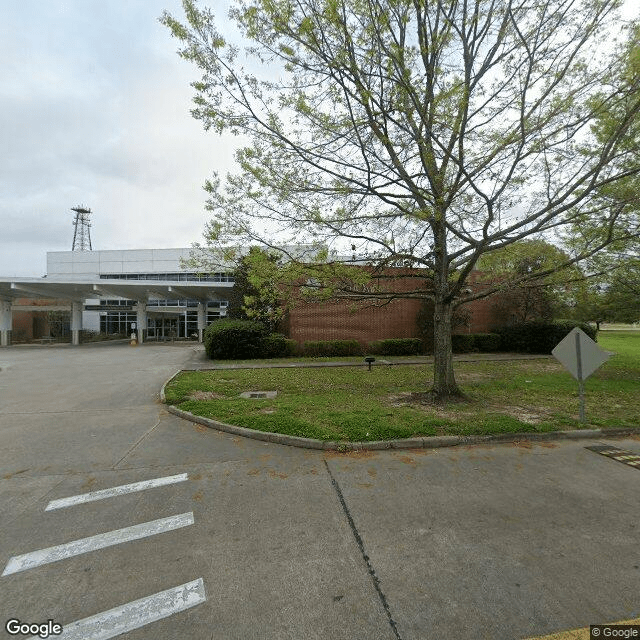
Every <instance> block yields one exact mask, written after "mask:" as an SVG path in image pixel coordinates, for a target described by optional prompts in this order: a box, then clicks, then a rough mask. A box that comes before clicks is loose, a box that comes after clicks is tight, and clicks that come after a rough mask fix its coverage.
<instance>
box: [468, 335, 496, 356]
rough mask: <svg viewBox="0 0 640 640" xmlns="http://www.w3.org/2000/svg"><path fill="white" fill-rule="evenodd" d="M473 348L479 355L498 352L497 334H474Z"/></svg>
mask: <svg viewBox="0 0 640 640" xmlns="http://www.w3.org/2000/svg"><path fill="white" fill-rule="evenodd" d="M473 346H474V347H475V348H476V349H477V350H478V351H480V352H481V353H494V352H495V351H500V334H499V333H474V334H473Z"/></svg>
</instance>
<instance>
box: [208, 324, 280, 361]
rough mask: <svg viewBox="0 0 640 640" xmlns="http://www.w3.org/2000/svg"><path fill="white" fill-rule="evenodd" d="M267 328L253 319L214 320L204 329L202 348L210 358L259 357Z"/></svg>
mask: <svg viewBox="0 0 640 640" xmlns="http://www.w3.org/2000/svg"><path fill="white" fill-rule="evenodd" d="M266 337H267V329H266V327H265V326H264V325H263V324H261V323H260V322H255V321H253V320H229V319H227V320H216V321H215V322H213V323H212V324H210V325H209V326H208V327H207V328H206V329H205V331H204V348H205V351H206V353H207V356H208V357H209V358H211V359H212V360H244V359H249V358H261V357H262V355H263V353H264V348H265V338H266Z"/></svg>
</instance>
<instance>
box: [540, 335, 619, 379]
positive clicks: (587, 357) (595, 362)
mask: <svg viewBox="0 0 640 640" xmlns="http://www.w3.org/2000/svg"><path fill="white" fill-rule="evenodd" d="M551 353H552V355H553V356H554V358H555V359H556V360H559V361H560V362H561V363H562V364H563V365H564V366H565V367H566V368H567V369H568V370H569V373H571V375H572V376H573V377H574V378H575V379H576V380H578V381H582V380H586V379H587V378H588V377H589V376H590V375H591V374H592V373H593V372H594V371H595V370H596V369H598V368H600V367H601V366H602V365H603V364H604V363H605V362H606V361H607V360H608V359H609V358H610V357H611V356H612V355H613V354H612V353H611V352H609V351H604V350H603V349H601V348H600V347H599V346H598V345H597V344H596V343H595V342H594V341H593V340H592V339H591V338H590V337H589V336H588V335H587V334H586V333H585V332H584V331H582V329H579V328H578V327H575V328H574V329H572V330H571V332H570V333H568V334H567V336H566V337H565V338H563V339H562V340H561V341H560V342H559V343H558V345H557V346H556V347H555V349H554V350H553V351H552V352H551Z"/></svg>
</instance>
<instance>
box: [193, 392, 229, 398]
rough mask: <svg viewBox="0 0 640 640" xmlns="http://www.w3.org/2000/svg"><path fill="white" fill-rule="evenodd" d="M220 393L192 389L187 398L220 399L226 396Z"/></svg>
mask: <svg viewBox="0 0 640 640" xmlns="http://www.w3.org/2000/svg"><path fill="white" fill-rule="evenodd" d="M224 397H226V396H223V395H222V394H220V393H215V392H213V391H192V392H191V393H190V394H189V395H188V396H187V398H188V399H189V400H220V399H221V398H224Z"/></svg>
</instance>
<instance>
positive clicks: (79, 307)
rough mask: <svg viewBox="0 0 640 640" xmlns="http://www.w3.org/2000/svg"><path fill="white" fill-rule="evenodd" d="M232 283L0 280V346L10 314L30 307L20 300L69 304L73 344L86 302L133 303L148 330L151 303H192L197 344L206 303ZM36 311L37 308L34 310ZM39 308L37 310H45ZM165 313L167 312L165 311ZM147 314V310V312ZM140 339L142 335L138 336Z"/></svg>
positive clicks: (4, 342)
mask: <svg viewBox="0 0 640 640" xmlns="http://www.w3.org/2000/svg"><path fill="white" fill-rule="evenodd" d="M232 288H233V282H202V281H189V280H184V281H182V280H181V281H180V282H175V281H170V280H124V279H119V278H113V279H110V278H100V277H96V278H90V279H85V278H80V279H74V278H49V277H44V278H6V279H5V278H3V279H0V345H2V346H6V345H8V344H9V342H10V332H11V328H12V311H13V310H18V308H20V309H25V308H32V307H30V306H26V305H25V306H23V305H17V304H16V301H17V300H19V299H25V298H29V299H34V300H56V301H68V302H69V306H70V308H71V332H72V341H73V343H74V344H78V343H79V336H80V331H81V330H82V311H83V309H84V303H85V300H92V299H96V298H105V297H107V298H123V299H125V300H129V301H135V304H136V312H137V324H138V326H139V327H141V328H146V327H147V313H148V309H147V305H149V304H153V301H158V300H163V301H168V300H193V301H196V302H197V303H198V305H197V306H198V321H197V328H198V334H199V338H200V340H202V331H203V329H204V327H205V326H206V307H207V303H209V302H215V301H219V300H226V299H227V298H228V293H229V290H230V289H232ZM33 308H34V309H36V308H37V307H33ZM45 308H46V306H45V307H40V309H43V310H44V309H45ZM164 310H165V311H170V309H168V308H166V307H165V309H164ZM149 311H150V310H149ZM138 339H139V340H142V339H143V331H139V332H138Z"/></svg>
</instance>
